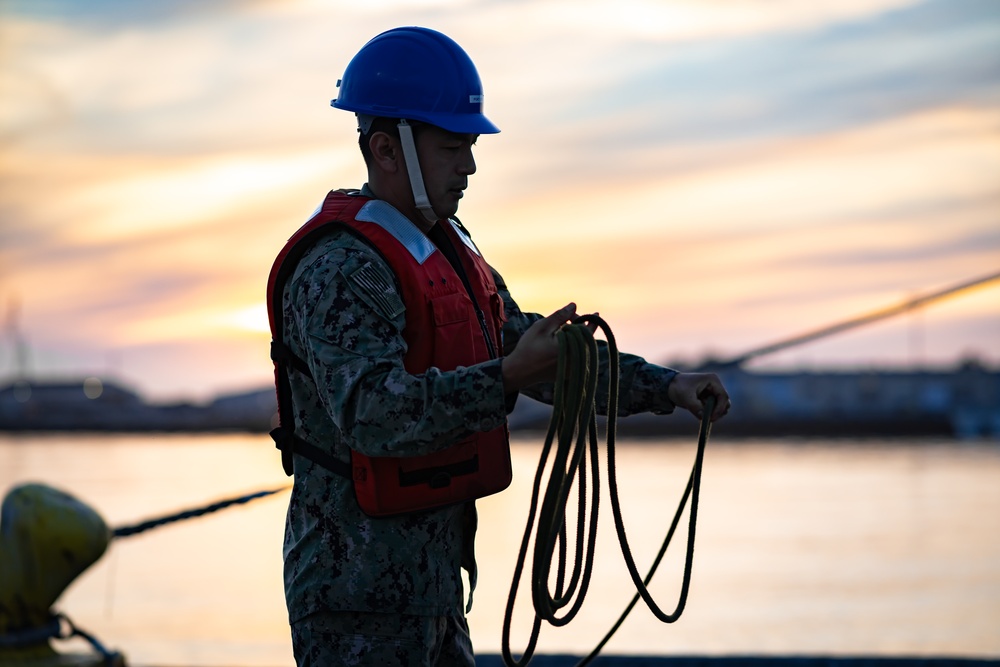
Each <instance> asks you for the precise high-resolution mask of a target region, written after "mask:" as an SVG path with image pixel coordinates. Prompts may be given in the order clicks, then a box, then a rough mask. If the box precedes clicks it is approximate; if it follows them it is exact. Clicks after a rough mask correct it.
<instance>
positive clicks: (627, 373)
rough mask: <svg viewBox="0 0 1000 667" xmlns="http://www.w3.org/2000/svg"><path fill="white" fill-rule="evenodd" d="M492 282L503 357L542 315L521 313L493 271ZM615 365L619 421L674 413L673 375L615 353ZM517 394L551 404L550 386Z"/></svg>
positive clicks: (602, 396) (603, 409) (601, 347)
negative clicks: (500, 305) (499, 309)
mask: <svg viewBox="0 0 1000 667" xmlns="http://www.w3.org/2000/svg"><path fill="white" fill-rule="evenodd" d="M493 280H494V281H495V282H496V284H497V290H498V291H499V292H500V296H501V297H502V298H503V302H504V313H505V314H506V316H507V322H506V323H505V324H504V329H503V347H504V354H509V353H510V352H511V350H513V349H514V346H515V345H517V341H518V340H520V338H521V335H522V334H523V333H524V332H525V331H526V330H527V329H528V327H530V326H531V325H532V324H534V323H535V322H536V321H537V320H540V319H541V318H542V317H543V315H540V314H538V313H525V312H522V311H521V309H520V308H519V307H518V305H517V303H515V301H514V299H513V298H512V297H511V295H510V290H509V289H508V288H507V284H506V283H505V282H504V279H503V278H502V277H501V276H500V274H499V273H497V271H496V269H494V270H493ZM597 344H598V351H599V354H600V364H601V365H600V380H599V381H598V396H597V409H598V411H599V412H600V413H601V414H606V413H607V405H608V402H607V401H608V395H607V377H608V346H607V343H605V342H604V341H602V340H598V342H597ZM618 363H619V369H620V372H621V383H620V384H619V395H618V415H619V416H620V417H626V416H628V415H634V414H638V413H640V412H652V413H654V414H658V415H665V414H670V413H671V412H673V411H674V404H673V403H672V402H671V401H670V400H669V399H667V386H668V385H669V384H670V381H671V380H673V379H674V376H676V375H677V371H675V370H673V369H671V368H666V367H664V366H657V365H656V364H651V363H649V362H648V361H646V360H645V359H643V358H642V357H639V356H636V355H634V354H627V353H619V355H618ZM521 393H522V394H524V395H525V396H529V397H531V398H534V399H535V400H538V401H542V402H543V403H548V404H550V405H551V404H552V385H551V384H538V385H534V386H531V387H528V388H527V389H523V390H522V391H521Z"/></svg>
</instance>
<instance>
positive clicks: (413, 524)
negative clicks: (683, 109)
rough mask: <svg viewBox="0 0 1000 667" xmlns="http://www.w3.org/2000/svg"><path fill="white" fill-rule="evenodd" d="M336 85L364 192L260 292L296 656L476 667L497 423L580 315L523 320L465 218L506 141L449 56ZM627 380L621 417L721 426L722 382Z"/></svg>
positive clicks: (419, 57)
mask: <svg viewBox="0 0 1000 667" xmlns="http://www.w3.org/2000/svg"><path fill="white" fill-rule="evenodd" d="M339 86H340V91H339V94H338V97H337V99H336V100H334V101H333V103H332V104H333V106H334V107H336V108H339V109H344V110H347V111H353V112H355V114H356V115H357V117H358V125H359V132H360V146H361V152H362V154H363V156H364V159H365V162H366V165H367V170H368V183H367V184H366V185H365V186H364V187H363V188H362V189H361V190H360V191H334V192H331V193H330V194H329V195H328V196H327V198H326V200H325V201H324V203H323V204H322V205H321V206H320V208H319V209H318V210H317V212H316V213H315V214H314V217H313V218H312V219H311V221H310V222H309V223H307V225H306V227H304V228H303V229H302V230H300V232H299V233H297V235H296V236H295V237H293V240H292V241H291V242H290V244H289V246H286V249H285V251H283V252H282V254H281V256H279V259H278V261H277V262H276V263H275V269H274V270H273V271H272V280H271V282H270V286H269V288H270V290H271V291H272V294H271V303H272V304H273V306H274V308H273V310H272V313H271V314H272V330H273V331H274V332H275V343H274V353H273V354H274V357H275V360H276V364H277V368H278V373H277V377H278V386H279V402H281V403H282V427H281V428H280V429H277V430H276V434H275V439H276V440H277V441H278V442H279V447H281V448H282V449H283V457H284V458H285V460H286V461H287V462H289V463H290V469H288V472H289V473H290V474H291V472H294V476H295V482H294V488H293V491H292V496H291V500H290V504H289V508H288V516H287V523H286V531H285V545H284V557H285V594H286V599H287V604H288V611H289V621H290V623H291V626H292V640H293V647H294V652H295V659H296V661H297V663H298V664H299V665H300V666H302V665H309V666H318V665H324V666H325V665H438V664H440V665H472V664H474V659H473V652H472V646H471V641H470V638H469V632H468V626H467V625H466V622H465V601H464V596H463V587H462V580H461V568H463V567H464V568H466V569H467V570H468V571H469V579H470V585H471V586H472V587H474V586H475V578H476V577H475V560H474V557H473V549H472V545H473V540H474V535H475V530H476V514H475V505H474V499H475V498H476V497H481V496H482V495H483V494H484V493H490V492H493V491H496V490H499V489H500V488H502V487H503V486H505V485H506V484H507V483H508V482H509V468H508V469H507V470H504V469H503V468H504V466H503V461H502V460H500V462H499V463H496V462H495V461H496V460H497V459H495V458H494V459H490V458H489V456H495V454H496V452H497V451H501V452H502V453H503V454H504V455H505V456H506V463H507V465H508V466H509V454H508V453H507V449H506V448H507V430H506V415H507V413H508V412H509V409H511V408H512V407H513V403H514V398H515V397H516V395H517V393H518V392H523V393H526V394H530V395H533V396H536V397H540V398H542V399H543V400H544V399H545V397H546V396H547V395H550V389H551V384H549V385H546V384H545V383H551V382H552V380H553V379H554V375H555V366H556V357H557V343H556V338H555V333H556V331H557V330H558V329H559V327H560V326H562V325H563V324H564V323H566V322H567V321H568V320H570V319H572V318H574V317H575V315H576V307H575V305H574V304H572V303H571V304H569V305H567V306H566V307H564V308H562V309H560V310H559V311H557V312H555V313H553V314H551V315H549V316H548V317H542V316H540V315H535V314H525V313H522V312H521V311H520V309H519V308H518V307H517V305H516V304H515V302H514V301H513V300H512V299H511V297H510V294H509V293H508V290H507V287H506V286H505V285H504V283H503V280H502V279H501V278H500V276H499V275H498V274H496V273H495V272H494V271H493V270H492V269H491V268H490V267H489V266H488V265H487V264H486V263H485V260H483V258H482V255H481V253H480V252H479V250H478V248H476V246H475V244H474V243H473V242H472V240H471V238H470V237H469V235H468V233H467V232H466V231H465V230H464V228H463V227H462V226H461V225H460V224H459V223H458V222H457V221H456V220H454V215H455V213H456V212H457V210H458V205H459V202H460V200H461V199H462V196H463V192H464V191H465V189H466V188H467V186H468V183H469V177H470V176H471V175H472V174H474V173H475V171H476V163H475V160H474V158H473V155H472V151H473V145H474V144H475V143H476V140H477V138H478V136H479V135H481V134H493V133H497V132H499V130H498V129H497V127H496V126H495V125H493V123H492V122H490V121H489V120H488V119H487V118H486V117H485V116H484V115H483V113H482V99H483V98H482V86H481V84H480V81H479V75H478V73H477V72H476V69H475V66H474V65H473V63H472V61H471V60H470V59H469V57H468V55H467V54H466V53H465V52H464V51H463V50H462V49H461V47H459V45H458V44H456V43H455V42H453V41H452V40H451V39H449V38H448V37H446V36H445V35H442V34H441V33H438V32H435V31H432V30H427V29H424V28H399V29H395V30H390V31H388V32H385V33H382V34H381V35H378V36H377V37H375V38H374V39H372V40H371V41H370V42H368V43H367V44H366V45H365V46H364V47H363V48H362V49H361V51H359V52H358V54H357V55H356V56H355V57H354V58H353V59H352V60H351V62H350V64H349V65H348V67H347V70H346V71H345V74H344V77H343V80H342V81H341V82H340V84H339ZM621 365H622V376H623V381H622V385H621V404H620V405H621V410H620V412H621V413H622V414H631V413H635V412H641V411H652V412H656V413H661V414H662V413H668V412H670V411H672V410H673V408H674V406H675V405H680V406H682V407H684V408H687V409H689V410H691V411H692V412H694V413H695V414H696V415H700V410H701V405H702V399H703V398H704V397H705V396H707V395H709V394H712V395H715V396H716V397H717V398H718V407H717V408H716V412H715V414H714V415H713V418H718V417H721V416H722V415H723V414H725V412H726V410H727V409H728V396H727V394H726V392H725V390H724V389H723V387H722V385H721V384H720V382H719V380H718V378H717V377H715V376H714V375H711V374H678V373H676V372H675V371H672V370H669V369H666V368H662V367H659V366H655V365H653V364H649V363H646V362H645V361H643V360H642V359H640V358H638V357H635V356H632V355H622V359H621ZM292 431H294V435H290V434H291V433H292ZM470 443H471V444H470ZM460 450H461V451H468V452H472V454H469V456H468V457H466V455H465V454H462V455H461V456H460V455H458V454H455V452H458V451H460ZM292 452H294V455H292ZM490 452H492V454H491V453H490ZM421 457H423V458H421ZM463 457H466V458H463ZM414 460H420V461H423V460H427V461H430V463H428V464H427V465H428V466H430V467H429V468H427V469H429V470H432V471H436V472H432V473H431V474H423V471H422V470H423V469H420V468H419V466H418V467H415V468H414V467H410V468H407V467H406V466H407V465H408V464H409V462H412V461H414ZM491 461H493V462H491ZM385 462H389V469H390V471H391V474H388V475H386V476H384V477H380V475H381V474H382V473H380V472H379V470H380V468H379V466H380V465H381V464H382V463H385ZM484 462H490V463H484ZM394 466H395V467H394ZM435 466H436V467H435ZM397 467H398V475H397V474H396V472H395V471H396V470H397ZM413 471H416V472H413ZM442 471H444V472H442ZM411 474H412V475H416V477H414V481H406V479H404V476H405V475H411ZM394 475H395V476H394ZM505 475H506V477H505ZM373 480H374V481H373ZM463 483H465V484H466V486H462V484H463ZM491 485H492V486H491ZM480 486H482V487H483V489H486V490H485V491H483V490H477V489H479V487H480ZM448 494H451V495H448ZM469 601H470V604H471V591H470V598H469Z"/></svg>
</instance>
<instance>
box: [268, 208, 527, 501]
mask: <svg viewBox="0 0 1000 667" xmlns="http://www.w3.org/2000/svg"><path fill="white" fill-rule="evenodd" d="M438 224H439V225H441V227H442V229H443V231H444V233H445V234H446V235H447V237H448V239H449V241H450V242H451V245H452V246H453V247H454V249H455V251H456V253H457V255H458V258H459V261H460V263H461V268H462V269H463V272H464V274H465V276H464V277H465V278H466V280H463V277H462V276H461V275H459V273H458V272H457V271H456V270H455V268H454V267H453V266H452V264H451V263H450V262H449V261H448V259H447V257H446V256H445V255H444V253H443V252H441V251H440V250H439V249H438V248H437V247H436V246H435V245H434V244H433V242H431V240H430V239H429V238H428V237H427V236H426V235H425V234H424V233H423V232H421V231H420V230H419V229H418V228H417V227H416V226H415V225H413V223H412V222H410V221H409V220H408V219H406V218H405V217H404V216H403V215H402V214H401V213H399V212H398V211H397V210H396V209H394V208H392V206H390V205H389V204H388V203H386V202H383V201H380V200H376V199H370V198H368V197H364V196H361V195H360V194H358V193H355V192H346V191H339V190H337V191H333V192H330V194H329V195H327V197H326V199H325V200H324V202H323V204H322V206H320V208H319V209H318V210H317V212H316V213H315V214H314V215H313V217H312V218H311V219H310V220H309V221H308V222H307V223H306V224H305V225H303V226H302V227H301V228H300V229H299V230H298V231H297V232H296V233H295V234H294V235H292V237H291V238H290V239H289V240H288V242H287V243H286V244H285V247H284V248H283V249H282V251H281V252H280V253H279V254H278V257H277V259H276V260H275V262H274V265H273V267H272V268H271V274H270V277H269V279H268V318H269V320H270V325H271V336H272V341H271V358H272V360H273V361H274V373H275V387H276V391H277V395H278V414H279V419H280V426H279V427H278V428H276V429H274V430H273V431H272V432H271V436H272V437H273V438H274V440H275V442H276V444H277V447H278V449H280V450H281V451H282V464H283V466H284V468H285V472H286V473H287V474H289V475H291V474H292V472H293V469H292V453H293V452H294V453H296V454H301V455H303V456H305V457H306V458H309V459H310V460H312V461H314V462H316V463H319V464H320V465H322V466H324V467H325V468H328V469H330V470H332V471H333V472H335V473H337V474H339V475H341V476H343V477H346V478H348V479H350V480H352V482H353V485H354V492H355V496H356V497H357V499H358V504H359V505H360V507H361V509H362V510H363V511H364V512H365V513H366V514H369V515H371V516H391V515H395V514H403V513H407V512H414V511H419V510H426V509H432V508H435V507H442V506H445V505H450V504H453V503H458V502H463V501H466V500H472V499H475V498H481V497H483V496H486V495H490V494H492V493H496V492H498V491H502V490H503V489H505V488H507V486H508V485H509V484H510V481H511V465H510V446H509V436H508V430H507V426H506V424H505V425H503V426H501V427H499V428H495V429H492V430H489V431H485V432H475V433H473V434H472V435H470V436H469V437H468V438H466V439H464V440H462V441H461V442H458V443H456V444H455V445H453V446H451V447H449V448H447V449H444V450H442V451H439V452H436V453H434V454H428V455H424V456H416V457H369V456H365V455H363V454H360V453H358V452H356V451H354V450H353V449H352V450H351V462H350V464H347V463H346V462H344V461H340V460H339V459H336V458H335V457H333V456H332V455H331V454H329V452H327V451H326V450H323V449H320V448H319V447H316V446H315V445H313V444H312V443H309V442H306V441H305V440H302V439H301V438H298V437H297V436H296V435H295V433H294V424H295V422H294V411H293V410H292V400H291V390H290V386H289V382H288V369H289V367H292V368H295V369H296V370H298V371H300V372H303V373H305V374H307V375H309V376H310V377H311V373H310V371H309V368H308V366H307V364H306V363H305V362H304V361H302V360H301V359H299V358H297V357H296V356H295V355H294V354H292V353H291V352H290V350H289V349H288V348H287V346H286V345H285V344H284V342H283V331H282V312H283V307H282V293H283V290H284V286H285V283H286V282H287V280H288V278H289V276H291V274H292V272H293V271H294V270H295V266H296V265H297V264H298V261H299V259H301V257H302V255H303V253H304V252H305V251H306V250H308V248H309V247H311V246H312V245H314V243H315V241H316V240H318V238H319V237H320V236H323V235H325V234H328V233H329V232H330V231H331V229H332V226H333V225H341V226H343V227H346V228H347V229H349V230H351V231H353V232H354V233H355V234H357V235H359V236H360V237H361V238H362V239H364V240H366V241H367V242H368V243H369V244H370V245H371V246H373V247H374V248H375V249H376V250H377V251H378V252H379V253H380V254H381V255H382V257H383V258H384V259H385V261H386V262H387V263H388V265H389V267H390V268H391V269H392V271H393V273H394V274H395V275H396V277H397V281H398V285H399V289H400V296H401V297H402V299H403V305H404V306H405V308H406V324H405V327H404V329H403V338H404V340H405V341H406V345H407V351H406V355H405V356H404V358H403V365H404V367H405V368H406V370H407V372H409V373H411V374H414V375H419V374H421V373H424V372H425V371H427V369H429V368H431V367H436V368H438V369H440V370H442V371H450V370H454V369H455V368H457V367H459V366H469V365H472V364H476V363H480V362H483V361H487V360H489V359H492V358H496V357H497V356H498V354H499V352H498V351H499V350H500V344H501V327H502V325H503V319H504V317H503V301H502V299H501V298H500V295H499V294H498V293H497V288H496V285H495V283H494V282H493V275H492V272H491V270H490V268H489V266H488V265H487V264H486V262H485V261H484V260H483V258H482V255H481V254H480V253H479V250H478V249H477V248H476V246H475V244H473V243H472V240H471V239H470V238H469V236H468V234H467V233H466V232H465V231H464V229H461V228H460V226H459V225H458V223H457V222H454V221H451V220H442V221H439V222H438ZM474 426H475V425H473V427H474Z"/></svg>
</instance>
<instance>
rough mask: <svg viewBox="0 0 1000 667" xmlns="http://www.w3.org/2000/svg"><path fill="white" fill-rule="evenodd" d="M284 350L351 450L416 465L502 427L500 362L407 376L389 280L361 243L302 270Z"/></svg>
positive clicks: (337, 240) (338, 247)
mask: <svg viewBox="0 0 1000 667" xmlns="http://www.w3.org/2000/svg"><path fill="white" fill-rule="evenodd" d="M288 294H289V297H290V300H291V303H290V304H288V306H287V307H286V313H288V311H289V310H290V311H291V313H290V314H291V318H290V319H291V320H292V321H291V324H292V326H291V327H290V328H289V330H290V332H291V334H292V335H291V336H290V339H291V344H292V345H293V348H298V350H299V351H300V352H301V353H303V354H302V356H303V357H304V358H305V359H306V361H307V363H308V364H309V367H310V370H311V371H312V374H313V377H314V378H315V381H316V388H317V392H318V398H319V401H320V402H321V403H322V405H323V407H324V409H325V411H326V413H327V414H328V415H329V417H330V419H331V420H332V421H333V423H334V424H335V425H336V427H337V428H338V429H339V430H340V431H341V434H342V435H343V436H344V438H345V439H346V441H347V442H348V443H349V444H350V446H351V447H352V448H353V449H356V450H357V451H359V452H361V453H362V454H365V455H367V456H417V455H422V454H429V453H431V452H434V451H437V450H440V449H444V448H446V447H448V446H449V445H452V444H454V443H455V441H456V440H459V439H461V438H463V437H465V436H467V435H469V434H470V433H472V432H474V431H487V430H491V429H494V428H497V427H498V426H500V425H502V424H503V423H504V420H505V418H506V410H505V405H504V395H503V378H502V375H501V372H500V364H501V360H500V359H496V360H491V361H488V362H484V363H481V364H476V365H474V366H469V367H460V368H458V369H456V370H453V371H448V372H442V371H441V370H438V369H437V368H431V369H429V370H427V372H425V373H423V374H420V375H411V374H410V373H408V372H407V371H406V369H405V368H404V366H403V356H404V354H405V353H406V343H405V341H404V339H403V335H402V332H403V327H404V324H405V313H404V309H403V303H402V299H401V297H400V295H399V292H398V289H397V287H396V281H395V276H394V275H393V273H392V272H391V270H390V269H389V267H388V265H387V264H386V263H385V260H383V259H382V257H381V256H380V255H379V254H378V253H377V252H376V251H374V250H373V249H371V248H370V247H368V246H367V245H366V244H365V243H364V242H362V241H360V240H358V239H356V238H354V237H353V236H352V235H350V234H348V233H346V232H341V233H338V234H335V235H333V236H332V237H330V239H328V240H326V241H324V242H321V243H320V244H318V246H317V248H314V249H312V250H311V251H310V252H308V253H307V254H306V255H305V256H304V257H303V260H302V262H301V263H300V266H299V269H298V270H297V271H296V273H295V275H294V276H293V277H292V282H291V285H290V287H289V293H288Z"/></svg>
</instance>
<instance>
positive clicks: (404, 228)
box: [355, 199, 437, 264]
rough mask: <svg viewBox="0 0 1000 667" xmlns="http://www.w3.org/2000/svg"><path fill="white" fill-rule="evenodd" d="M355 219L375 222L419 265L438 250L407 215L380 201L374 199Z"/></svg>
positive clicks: (363, 207) (362, 208)
mask: <svg viewBox="0 0 1000 667" xmlns="http://www.w3.org/2000/svg"><path fill="white" fill-rule="evenodd" d="M355 218H356V219H358V220H361V221H362V222H373V223H375V224H376V225H378V226H379V227H381V228H382V229H384V230H385V231H387V232H389V233H390V234H392V235H393V236H394V237H395V238H396V240H397V241H399V242H400V243H401V244H403V247H404V248H406V249H407V250H409V251H410V254H411V255H413V259H415V260H417V264H423V263H424V262H426V261H427V258H428V257H430V256H431V255H433V254H434V251H436V250H437V248H436V247H435V246H434V244H433V243H432V242H431V240H430V239H429V238H427V237H426V236H425V235H424V233H423V232H422V231H420V230H419V229H418V228H417V226H416V225H414V224H413V223H412V222H410V220H409V219H408V218H407V217H406V216H405V215H403V214H402V213H400V212H399V211H397V210H396V209H395V208H393V207H392V205H391V204H389V203H387V202H384V201H382V200H380V199H372V200H371V201H369V202H368V203H367V204H365V205H364V206H362V207H361V210H360V211H358V214H357V215H356V216H355Z"/></svg>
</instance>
